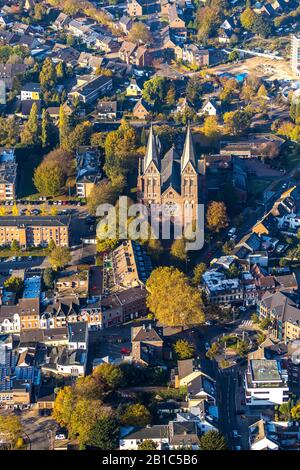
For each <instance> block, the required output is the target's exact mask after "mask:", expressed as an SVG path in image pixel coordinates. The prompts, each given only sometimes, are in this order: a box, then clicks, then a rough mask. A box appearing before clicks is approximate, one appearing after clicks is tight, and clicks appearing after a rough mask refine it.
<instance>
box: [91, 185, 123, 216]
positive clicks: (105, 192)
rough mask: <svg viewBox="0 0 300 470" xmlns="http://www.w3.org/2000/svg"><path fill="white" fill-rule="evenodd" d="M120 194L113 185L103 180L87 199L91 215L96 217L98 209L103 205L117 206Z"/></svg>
mask: <svg viewBox="0 0 300 470" xmlns="http://www.w3.org/2000/svg"><path fill="white" fill-rule="evenodd" d="M117 197H118V193H117V191H116V189H115V188H114V186H113V185H112V183H111V182H110V181H108V180H102V181H100V183H98V184H97V185H95V186H94V187H93V189H92V191H91V193H90V195H89V196H88V198H87V206H88V211H89V213H90V214H93V215H95V214H96V211H97V207H98V206H100V205H101V204H106V203H108V204H115V202H116V199H117Z"/></svg>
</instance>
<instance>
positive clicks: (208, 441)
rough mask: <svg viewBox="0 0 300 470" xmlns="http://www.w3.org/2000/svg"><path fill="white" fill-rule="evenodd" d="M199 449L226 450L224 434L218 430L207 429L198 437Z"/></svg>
mask: <svg viewBox="0 0 300 470" xmlns="http://www.w3.org/2000/svg"><path fill="white" fill-rule="evenodd" d="M200 450H227V444H226V441H225V439H224V436H223V435H222V434H221V433H220V432H219V431H214V430H211V431H208V432H207V433H205V434H203V436H201V438H200Z"/></svg>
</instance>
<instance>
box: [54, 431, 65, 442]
mask: <svg viewBox="0 0 300 470" xmlns="http://www.w3.org/2000/svg"><path fill="white" fill-rule="evenodd" d="M63 439H66V436H65V434H63V433H59V434H55V440H56V441H62V440H63Z"/></svg>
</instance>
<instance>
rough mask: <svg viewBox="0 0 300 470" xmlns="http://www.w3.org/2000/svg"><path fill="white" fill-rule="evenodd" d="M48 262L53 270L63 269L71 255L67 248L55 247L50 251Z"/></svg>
mask: <svg viewBox="0 0 300 470" xmlns="http://www.w3.org/2000/svg"><path fill="white" fill-rule="evenodd" d="M49 261H50V264H51V266H52V267H53V268H54V269H59V268H63V267H64V266H66V265H67V264H69V263H70V261H71V253H70V250H69V248H66V247H64V246H57V247H56V248H54V250H52V251H51V253H50V255H49Z"/></svg>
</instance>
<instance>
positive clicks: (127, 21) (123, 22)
mask: <svg viewBox="0 0 300 470" xmlns="http://www.w3.org/2000/svg"><path fill="white" fill-rule="evenodd" d="M132 25H133V21H132V18H129V17H128V16H125V15H123V16H122V17H121V18H120V19H119V23H118V26H119V28H120V29H121V31H122V32H123V33H124V34H128V33H129V31H130V30H131V28H132Z"/></svg>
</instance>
